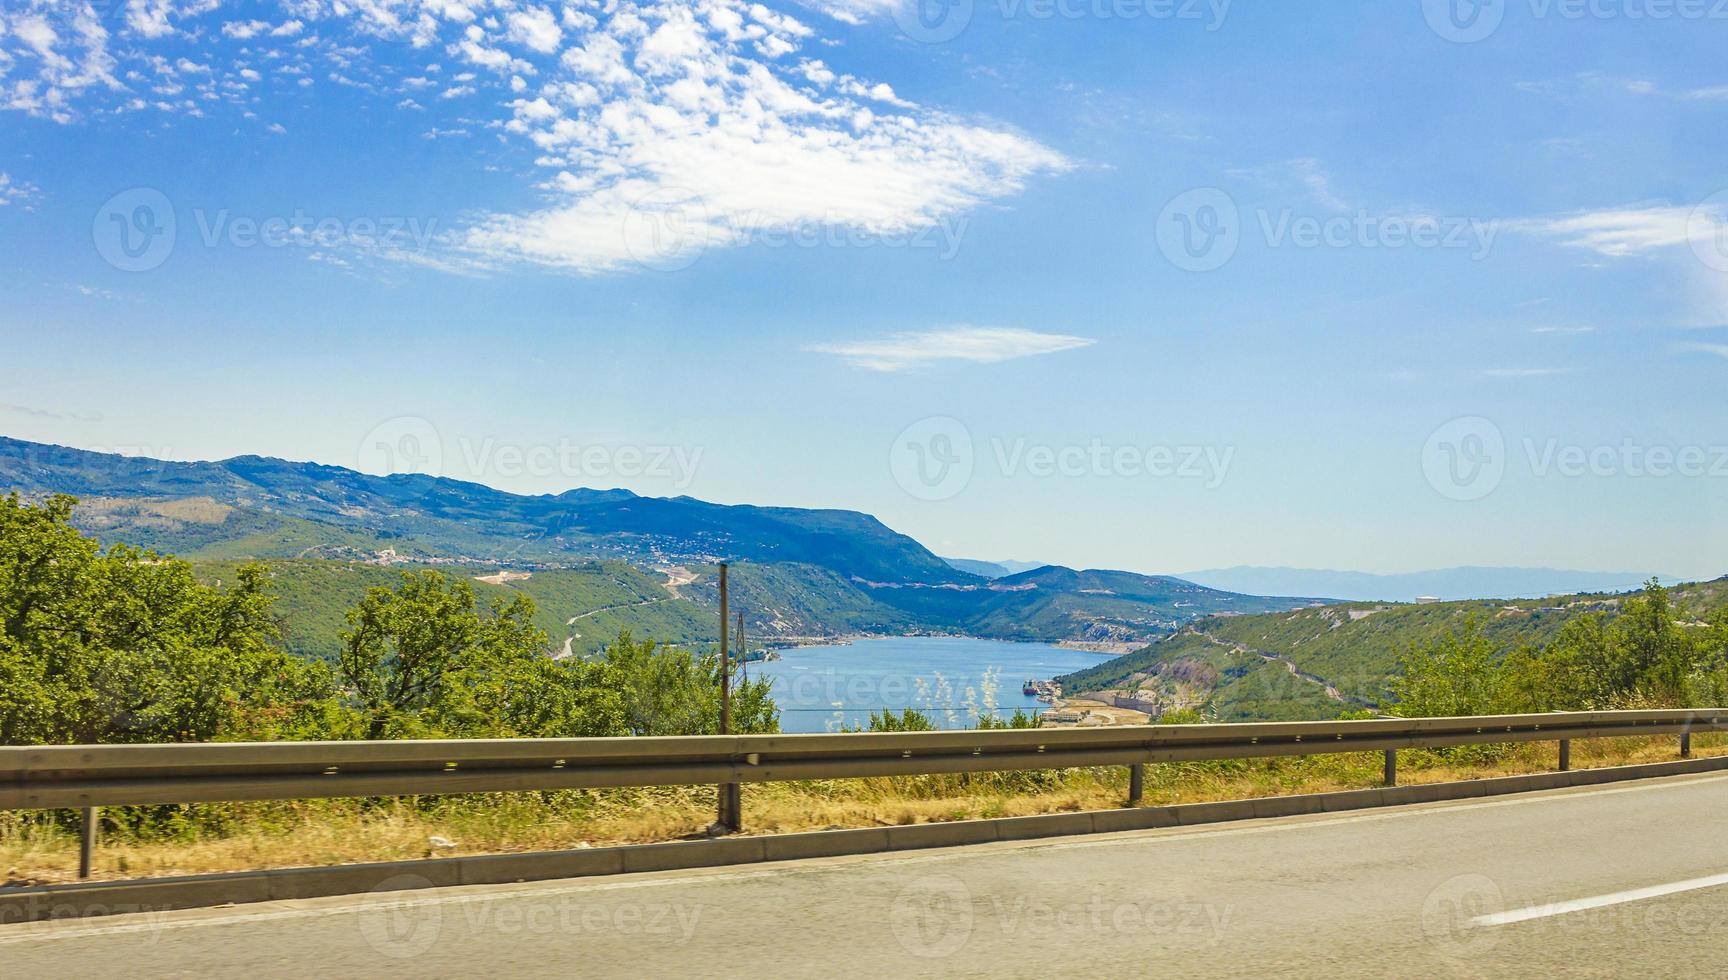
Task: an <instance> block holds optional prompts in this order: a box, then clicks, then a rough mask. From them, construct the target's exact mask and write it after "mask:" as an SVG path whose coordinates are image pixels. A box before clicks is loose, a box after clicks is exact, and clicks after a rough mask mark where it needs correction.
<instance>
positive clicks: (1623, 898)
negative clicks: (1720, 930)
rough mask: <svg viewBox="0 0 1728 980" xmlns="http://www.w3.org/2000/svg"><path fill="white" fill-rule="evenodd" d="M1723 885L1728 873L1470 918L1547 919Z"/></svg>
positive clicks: (1492, 921)
mask: <svg viewBox="0 0 1728 980" xmlns="http://www.w3.org/2000/svg"><path fill="white" fill-rule="evenodd" d="M1722 885H1728V874H1722V875H1709V876H1708V877H1704V878H1688V879H1687V880H1685V881H1674V882H1669V883H1668V884H1666V885H1650V886H1648V887H1646V888H1629V889H1627V890H1626V891H1623V892H1610V893H1608V894H1606V895H1594V896H1591V897H1590V898H1574V899H1572V900H1571V901H1567V902H1552V903H1549V904H1547V905H1531V906H1529V907H1527V908H1521V909H1513V910H1511V911H1510V912H1496V913H1494V914H1493V915H1479V916H1477V917H1476V918H1474V919H1471V920H1470V922H1471V924H1472V925H1478V926H1507V925H1511V924H1512V923H1514V922H1528V921H1529V920H1531V919H1546V918H1548V917H1549V916H1554V915H1570V914H1571V913H1573V912H1586V911H1589V910H1590V909H1599V908H1603V907H1605V906H1609V905H1624V904H1625V903H1627V902H1642V901H1644V900H1645V899H1647V898H1661V897H1662V896H1664V895H1676V894H1679V893H1680V892H1692V891H1697V890H1699V889H1700V888H1717V887H1720V886H1722Z"/></svg>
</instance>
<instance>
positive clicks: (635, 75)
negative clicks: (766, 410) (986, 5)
mask: <svg viewBox="0 0 1728 980" xmlns="http://www.w3.org/2000/svg"><path fill="white" fill-rule="evenodd" d="M810 34H811V32H810V29H809V28H808V27H807V26H805V25H804V24H802V23H800V22H798V21H796V20H794V19H792V18H789V17H785V16H784V15H779V14H774V13H773V12H772V11H768V10H767V9H765V8H762V7H760V6H757V5H750V6H746V5H744V4H742V3H739V2H735V0H697V2H696V3H693V4H677V3H666V4H657V5H652V6H645V7H639V8H635V9H634V10H633V11H632V13H631V14H630V16H617V17H614V18H613V19H612V20H611V21H609V22H608V23H607V24H606V25H604V26H603V27H601V28H600V29H598V30H596V31H595V32H593V33H590V34H588V35H586V36H584V37H581V38H578V39H575V40H574V41H573V42H572V44H571V46H570V47H568V48H566V49H565V51H564V52H563V55H562V57H561V59H560V64H559V68H558V70H557V73H556V75H555V76H554V77H552V78H550V79H549V80H548V81H547V83H546V84H545V85H544V87H543V88H542V93H543V94H542V97H541V99H536V100H521V99H519V100H516V101H515V102H513V103H512V105H513V106H514V107H515V112H514V117H513V118H512V119H511V121H510V122H509V123H508V125H507V126H506V129H507V130H508V131H510V132H512V133H515V134H517V135H519V136H521V137H523V138H525V139H528V140H530V141H532V142H533V143H534V144H535V146H536V147H538V148H539V149H540V150H541V151H542V153H543V155H544V156H545V157H546V158H548V159H549V160H551V161H556V162H557V164H558V165H559V167H560V171H561V172H560V173H559V174H557V175H555V177H554V179H553V181H551V182H550V185H549V186H550V189H551V195H552V199H551V200H550V201H549V203H548V205H547V206H546V207H544V208H542V209H539V210H535V211H531V212H528V213H525V214H499V215H493V216H491V217H489V218H487V219H485V220H482V221H480V222H478V223H477V224H476V226H475V227H473V228H472V229H470V230H469V232H468V233H467V234H466V236H465V238H464V240H463V242H462V244H463V246H464V248H465V249H466V250H467V251H468V252H470V253H471V254H472V255H473V256H474V257H475V258H476V259H477V260H479V261H484V262H493V263H498V262H513V261H525V262H530V263H536V264H543V265H548V266H554V267H560V268H564V269H568V270H571V271H575V272H578V273H600V272H610V271H616V270H620V269H628V268H632V267H636V266H639V265H642V264H653V261H652V258H645V256H644V255H643V251H644V248H643V245H644V243H643V241H641V240H639V239H641V238H643V237H644V236H645V237H646V239H648V241H647V242H646V249H647V250H648V251H649V252H659V251H662V250H665V249H666V248H667V240H668V239H674V240H675V241H673V242H672V245H671V248H670V251H672V252H679V253H682V252H684V251H694V252H699V251H701V250H703V249H711V248H716V247H728V246H734V245H739V244H743V243H745V242H747V241H749V240H751V239H752V238H753V237H755V236H756V234H757V233H759V232H763V231H783V230H787V229H806V228H817V227H826V228H845V229H854V230H858V231H861V232H864V233H866V234H899V233H905V232H907V231H909V230H912V229H916V228H927V227H931V226H934V225H936V224H938V223H939V222H941V221H943V220H945V219H947V218H949V217H951V216H953V215H956V214H959V213H962V212H965V211H968V210H971V209H973V208H976V207H978V206H980V205H982V204H984V203H986V202H988V201H991V200H994V199H998V198H1001V197H1006V196H1010V195H1012V194H1015V193H1018V192H1019V191H1020V190H1021V189H1022V188H1023V186H1024V185H1025V183H1026V181H1027V180H1029V179H1030V178H1032V177H1034V176H1036V175H1038V174H1043V173H1054V172H1061V171H1063V170H1066V169H1068V168H1069V167H1070V166H1071V164H1070V163H1069V161H1068V160H1067V159H1066V158H1065V157H1063V156H1062V155H1061V154H1060V153H1057V152H1056V151H1054V150H1051V149H1049V148H1047V147H1045V146H1043V145H1042V144H1040V143H1038V142H1037V141H1035V140H1033V139H1031V138H1029V137H1026V136H1023V135H1020V134H1018V133H1013V132H1009V131H1006V130H1003V129H998V128H989V127H984V126H979V125H974V124H970V123H967V122H965V121H962V120H958V119H954V118H951V117H948V116H944V115H941V114H939V113H934V112H930V111H927V110H921V109H919V108H918V107H916V106H913V105H911V104H910V103H908V102H905V101H903V100H900V99H899V98H898V97H897V96H896V95H895V94H894V91H893V89H892V88H891V87H889V86H887V85H885V84H879V83H876V84H865V83H862V82H860V81H859V80H857V79H854V78H852V77H851V76H835V75H833V74H832V73H831V72H827V71H826V69H824V68H822V66H820V65H814V66H813V65H811V64H810V63H808V62H801V63H796V64H792V63H788V64H780V63H779V62H781V61H782V60H783V59H779V58H765V57H763V56H762V55H761V54H760V47H759V44H758V42H760V41H761V40H763V39H765V38H767V37H777V38H779V39H780V40H781V41H783V42H785V43H786V44H787V45H791V46H792V48H791V49H790V50H795V49H796V47H797V46H798V45H800V44H801V43H802V42H803V40H804V39H805V38H806V37H807V36H809V35H810ZM859 98H869V99H872V100H875V101H877V102H878V104H879V103H880V102H881V101H888V102H889V104H890V106H892V107H893V108H897V109H900V110H902V111H899V112H893V113H891V114H884V113H882V112H881V111H880V108H878V110H877V111H871V110H869V109H866V108H865V106H864V105H863V103H862V102H860V101H858V99H859ZM548 109H550V110H552V111H551V112H550V113H549V112H548V111H547V110H548Z"/></svg>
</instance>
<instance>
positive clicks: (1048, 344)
mask: <svg viewBox="0 0 1728 980" xmlns="http://www.w3.org/2000/svg"><path fill="white" fill-rule="evenodd" d="M1095 342H1096V341H1093V340H1091V339H1089V338H1087V337H1075V336H1071V335H1068V334H1053V333H1038V332H1037V331H1035V330H1025V329H1022V328H1019V327H967V326H960V327H942V328H939V329H935V330H924V331H910V332H905V333H896V334H892V335H890V336H887V337H883V338H880V339H877V340H856V341H846V342H842V343H835V344H811V345H809V346H807V347H805V348H804V349H805V350H807V351H813V352H815V353H818V354H833V355H835V356H837V357H843V358H845V359H846V360H848V361H850V362H852V363H853V364H856V365H858V366H859V367H862V368H868V369H870V370H872V371H908V370H912V369H914V368H921V367H928V366H930V365H932V364H935V363H937V362H939V361H967V362H970V363H974V364H995V363H998V362H1001V361H1011V360H1014V359H1016V358H1021V357H1034V356H1037V355H1039V354H1055V353H1058V352H1060V351H1065V350H1074V349H1076V348H1079V347H1089V346H1091V345H1092V344H1093V343H1095Z"/></svg>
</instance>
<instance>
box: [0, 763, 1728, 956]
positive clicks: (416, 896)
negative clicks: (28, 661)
mask: <svg viewBox="0 0 1728 980" xmlns="http://www.w3.org/2000/svg"><path fill="white" fill-rule="evenodd" d="M1722 780H1728V774H1724V773H1710V774H1697V775H1694V776H1692V777H1690V778H1686V777H1679V778H1669V779H1663V780H1652V781H1649V782H1636V783H1629V784H1621V785H1617V786H1603V787H1592V788H1588V789H1585V788H1583V787H1576V788H1575V789H1578V790H1582V792H1562V791H1546V792H1539V793H1536V794H1532V795H1528V796H1516V797H1509V798H1502V799H1487V800H1475V801H1470V802H1461V801H1450V802H1444V803H1440V804H1411V805H1407V806H1395V807H1387V808H1385V809H1377V810H1373V811H1368V812H1360V811H1358V812H1350V811H1341V812H1339V813H1337V814H1313V815H1311V816H1312V817H1313V818H1314V819H1307V820H1292V819H1290V818H1269V822H1267V823H1257V824H1255V825H1252V826H1241V825H1236V826H1231V825H1210V826H1208V825H1197V826H1193V827H1167V828H1157V829H1155V830H1152V831H1146V830H1130V831H1120V832H1117V833H1114V834H1110V835H1096V836H1090V837H1085V838H1079V839H1072V838H1046V839H1042V840H1028V841H997V842H995V843H994V844H983V845H973V846H968V847H954V848H940V849H937V850H933V851H927V852H923V853H910V854H908V853H905V852H900V853H894V852H889V853H885V854H871V855H855V856H849V857H841V858H816V859H812V860H811V861H810V862H809V863H805V862H797V863H787V864H785V865H783V866H781V867H775V868H761V869H749V870H745V869H741V868H700V869H691V870H689V871H686V872H682V873H678V872H672V873H657V874H655V875H654V876H653V877H637V878H628V879H625V880H616V879H613V880H595V879H592V878H578V879H565V880H555V881H549V882H546V883H544V884H538V885H536V884H529V885H527V886H526V887H522V886H517V887H514V888H508V890H506V889H507V886H497V885H490V886H488V885H473V886H465V887H464V888H463V890H462V891H459V892H455V893H452V892H451V891H450V890H448V889H441V888H434V889H426V890H425V891H414V892H390V893H379V892H373V893H368V894H366V895H349V896H340V897H338V896H331V897H330V898H326V899H307V900H304V901H308V902H317V903H319V904H317V905H315V906H310V907H309V906H304V905H302V906H299V907H288V908H284V907H282V906H281V905H280V904H278V903H265V902H260V903H257V904H255V905H252V906H250V907H247V906H241V907H239V908H237V909H236V910H235V911H234V912H233V913H230V914H222V915H213V914H211V910H210V909H171V910H170V909H165V910H157V911H151V912H139V913H135V914H131V915H127V916H124V918H125V919H126V920H127V921H124V922H116V923H105V924H102V925H91V924H88V921H89V920H84V921H83V922H73V921H68V920H55V921H45V922H22V923H17V924H14V925H8V926H3V927H0V946H9V945H12V944H14V943H28V942H53V941H56V940H63V939H86V938H91V937H96V936H112V935H124V934H129V933H150V934H154V933H160V932H164V931H168V930H180V929H195V928H199V927H202V926H224V925H238V924H242V923H252V922H260V921H274V920H282V919H322V918H327V917H330V916H338V915H349V914H354V913H360V912H374V913H376V912H378V911H381V910H387V909H391V910H393V909H405V908H419V907H422V906H428V905H445V904H467V903H470V902H494V901H507V900H510V899H518V898H530V897H542V898H543V897H546V896H550V895H564V894H569V893H571V892H596V891H617V890H625V889H638V888H656V887H664V886H668V885H674V886H676V885H683V886H688V885H690V884H693V883H698V882H701V881H704V880H718V881H738V880H744V879H751V878H778V877H782V876H785V875H797V874H821V873H823V872H828V871H833V870H835V869H836V868H850V867H856V866H858V865H860V864H865V863H868V864H870V865H872V866H875V867H881V866H884V865H905V864H933V863H939V862H945V861H959V860H965V859H967V858H969V857H976V856H977V855H978V854H980V853H984V852H985V849H1007V848H1012V849H1015V850H1046V849H1048V850H1069V849H1077V848H1091V847H1122V846H1131V845H1135V844H1149V843H1155V842H1161V841H1191V840H1196V839H1205V838H1212V837H1235V836H1239V835H1245V834H1271V833H1280V832H1283V831H1289V830H1299V829H1302V828H1305V827H1331V826H1340V825H1345V824H1357V823H1371V822H1378V821H1382V820H1400V819H1408V818H1410V817H1421V816H1427V815H1430V814H1437V813H1453V812H1457V811H1461V810H1488V809H1496V808H1499V807H1507V806H1528V805H1531V804H1538V803H1546V802H1552V801H1555V800H1566V799H1571V798H1576V797H1586V796H1617V795H1619V794H1621V793H1639V792H1650V791H1652V790H1658V791H1659V790H1664V789H1679V788H1687V787H1691V786H1695V785H1698V784H1700V783H1712V782H1719V781H1722ZM836 862H844V863H836ZM1699 880H1703V879H1699ZM1700 887H1706V886H1700ZM467 888H473V889H476V890H474V891H468V890H467ZM324 902H337V903H340V904H329V905H326V904H323V903H324ZM272 906H275V907H272ZM1503 914H1504V913H1503ZM139 920H144V921H139Z"/></svg>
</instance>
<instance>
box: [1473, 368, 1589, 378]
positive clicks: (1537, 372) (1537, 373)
mask: <svg viewBox="0 0 1728 980" xmlns="http://www.w3.org/2000/svg"><path fill="white" fill-rule="evenodd" d="M1571 373H1572V369H1571V368H1564V367H1522V368H1488V369H1486V370H1484V371H1482V372H1481V376H1482V377H1484V378H1553V377H1558V376H1560V375H1563V374H1571Z"/></svg>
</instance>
